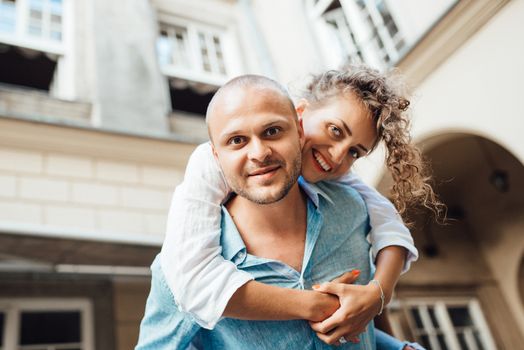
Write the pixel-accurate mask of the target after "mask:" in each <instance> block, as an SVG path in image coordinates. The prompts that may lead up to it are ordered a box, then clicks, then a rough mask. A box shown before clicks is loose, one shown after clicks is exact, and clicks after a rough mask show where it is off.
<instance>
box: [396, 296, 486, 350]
mask: <svg viewBox="0 0 524 350" xmlns="http://www.w3.org/2000/svg"><path fill="white" fill-rule="evenodd" d="M403 309H404V311H405V312H406V317H407V320H408V324H409V327H410V329H411V331H412V333H413V335H414V337H415V340H416V341H417V342H419V343H420V344H421V345H422V346H424V347H426V348H428V349H433V350H447V349H453V350H455V349H460V350H488V349H495V345H494V342H493V339H492V338H491V335H490V332H489V328H488V326H487V324H486V321H485V319H484V316H483V314H482V311H481V309H480V305H479V303H478V301H476V300H475V299H469V300H467V299H465V300H444V301H443V300H440V301H426V300H420V301H416V300H410V301H407V302H405V303H404V306H403Z"/></svg>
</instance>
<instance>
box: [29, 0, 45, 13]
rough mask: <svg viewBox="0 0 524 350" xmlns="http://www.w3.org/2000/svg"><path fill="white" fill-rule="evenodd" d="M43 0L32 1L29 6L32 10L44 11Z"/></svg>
mask: <svg viewBox="0 0 524 350" xmlns="http://www.w3.org/2000/svg"><path fill="white" fill-rule="evenodd" d="M43 5H44V4H43V0H31V1H30V2H29V6H30V7H31V8H32V9H35V10H38V11H42V8H43Z"/></svg>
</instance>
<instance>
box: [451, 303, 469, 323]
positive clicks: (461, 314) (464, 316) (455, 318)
mask: <svg viewBox="0 0 524 350" xmlns="http://www.w3.org/2000/svg"><path fill="white" fill-rule="evenodd" d="M448 312H449V317H451V322H452V323H453V326H455V327H467V326H472V325H473V321H472V320H471V317H470V315H469V310H468V308H467V307H448Z"/></svg>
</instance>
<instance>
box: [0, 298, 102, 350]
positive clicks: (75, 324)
mask: <svg viewBox="0 0 524 350" xmlns="http://www.w3.org/2000/svg"><path fill="white" fill-rule="evenodd" d="M0 310H3V311H2V312H1V313H0V315H2V316H0V332H2V333H0V349H4V348H5V349H8V348H9V349H17V350H30V349H31V350H40V349H42V350H65V349H69V350H92V349H93V334H92V316H91V307H90V304H89V303H88V302H87V301H85V300H77V299H73V300H68V299H66V300H63V299H48V300H46V299H38V300H35V299H14V300H13V299H10V300H0ZM4 329H10V332H9V333H3V330H4Z"/></svg>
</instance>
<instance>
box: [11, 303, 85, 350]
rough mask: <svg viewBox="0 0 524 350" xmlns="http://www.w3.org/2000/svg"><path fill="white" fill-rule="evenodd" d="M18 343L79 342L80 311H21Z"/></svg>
mask: <svg viewBox="0 0 524 350" xmlns="http://www.w3.org/2000/svg"><path fill="white" fill-rule="evenodd" d="M20 322H21V325H20V340H19V342H20V345H31V344H35V345H36V344H53V343H54V344H63V343H78V342H80V339H81V337H80V312H79V311H57V312H49V311H48V312H40V311H28V312H22V314H21V317H20Z"/></svg>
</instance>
